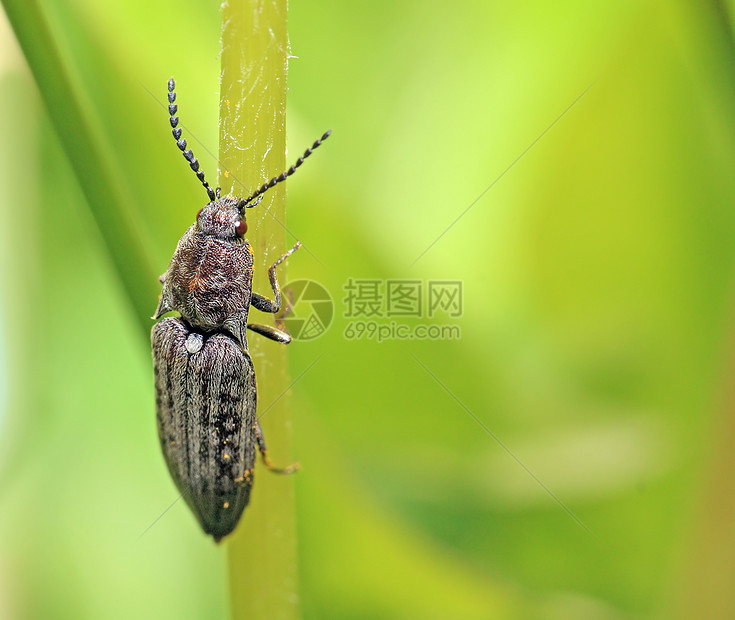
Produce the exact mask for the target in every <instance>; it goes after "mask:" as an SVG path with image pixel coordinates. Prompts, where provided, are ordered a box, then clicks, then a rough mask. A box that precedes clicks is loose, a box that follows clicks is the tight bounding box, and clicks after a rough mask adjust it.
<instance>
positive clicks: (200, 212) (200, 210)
mask: <svg viewBox="0 0 735 620" xmlns="http://www.w3.org/2000/svg"><path fill="white" fill-rule="evenodd" d="M202 211H204V207H202V208H201V209H199V211H197V219H199V216H200V215H201V214H202Z"/></svg>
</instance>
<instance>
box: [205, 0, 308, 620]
mask: <svg viewBox="0 0 735 620" xmlns="http://www.w3.org/2000/svg"><path fill="white" fill-rule="evenodd" d="M286 14H287V2H286V0H225V2H224V3H223V5H222V24H223V26H222V59H221V61H222V69H221V90H220V131H219V140H220V143H219V146H220V152H219V157H220V164H221V169H220V177H219V184H220V186H221V187H222V194H223V195H225V194H228V193H232V194H236V195H239V196H245V195H248V194H249V193H250V192H251V191H253V190H254V189H256V188H257V187H258V186H259V185H261V184H262V183H263V182H265V181H267V180H268V179H269V178H271V177H272V176H275V175H277V174H279V173H280V172H281V171H282V170H284V169H285V167H286V159H285V149H286V70H287V64H288V36H287V31H286ZM284 216H285V187H284V184H279V185H277V186H276V187H275V188H273V189H271V190H269V191H268V192H267V193H266V194H265V196H264V198H263V201H262V202H261V203H260V205H258V206H256V207H255V208H253V209H248V211H247V218H248V233H247V238H248V241H249V242H250V244H251V246H252V248H253V251H254V253H255V275H254V283H253V285H254V290H255V291H257V292H259V293H262V294H267V295H268V296H269V297H272V292H271V291H270V290H269V287H268V278H267V275H266V270H267V267H268V266H269V265H270V264H272V263H273V262H274V261H275V259H276V258H277V257H278V256H280V255H281V254H282V253H283V252H284V251H285V249H286V247H285V246H286V235H285V230H284V228H283V227H282V226H281V224H279V222H283V221H284ZM282 267H283V266H282ZM283 274H284V270H283V269H282V268H279V275H280V276H281V279H282V281H283ZM254 320H256V321H257V320H259V317H256V318H255V319H254ZM269 320H272V319H270V317H265V318H264V320H263V322H268V321H269ZM249 346H250V352H251V355H252V357H253V362H254V364H255V372H256V376H257V383H258V415H259V416H261V415H262V414H263V412H264V411H265V410H266V409H268V412H267V415H265V416H264V417H263V418H262V420H261V424H262V427H263V432H264V435H265V437H266V440H267V441H268V446H269V448H270V455H271V457H272V458H273V460H274V461H275V462H276V463H277V464H281V463H283V464H286V463H287V461H288V460H289V436H290V423H289V419H288V417H287V412H286V408H285V403H286V400H287V399H285V398H282V399H280V400H278V398H279V395H281V394H282V393H283V392H284V391H286V390H287V388H288V384H287V379H288V377H287V373H286V356H285V353H286V352H285V347H283V346H282V345H279V344H277V343H275V342H272V341H269V340H266V339H265V338H258V337H257V336H256V337H254V338H251V339H250V342H249ZM276 401H277V404H275V405H274V406H272V407H271V405H272V403H274V402H276ZM227 545H228V548H227V551H228V566H229V579H230V598H231V605H232V616H233V618H248V619H250V620H254V619H258V618H268V619H269V620H278V619H281V618H296V617H298V616H299V606H298V591H297V569H296V538H295V516H294V500H293V482H292V480H291V479H290V477H289V476H278V475H275V474H272V473H270V472H268V471H267V470H266V469H265V468H264V467H262V466H260V467H256V475H255V486H254V489H253V495H252V498H251V504H250V506H249V507H248V508H247V509H246V511H245V513H244V515H243V519H242V521H241V523H240V526H239V527H238V529H237V530H236V532H235V533H234V534H233V535H232V536H231V537H230V539H229V540H228V542H227Z"/></svg>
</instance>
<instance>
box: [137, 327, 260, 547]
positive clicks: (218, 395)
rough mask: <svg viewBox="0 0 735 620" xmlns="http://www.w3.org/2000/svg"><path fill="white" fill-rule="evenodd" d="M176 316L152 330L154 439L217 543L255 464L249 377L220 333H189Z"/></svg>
mask: <svg viewBox="0 0 735 620" xmlns="http://www.w3.org/2000/svg"><path fill="white" fill-rule="evenodd" d="M192 333H193V332H191V331H190V330H189V329H188V328H187V326H186V325H185V324H184V323H183V322H182V321H181V320H180V319H178V318H172V317H169V318H165V319H163V320H161V321H159V322H158V323H156V324H155V325H154V327H153V332H152V334H151V344H152V347H153V365H154V371H155V384H156V405H157V423H158V435H159V439H160V442H161V448H162V450H163V453H164V456H165V459H166V463H167V464H168V468H169V471H170V472H171V476H172V478H173V479H174V482H175V483H176V486H177V488H178V489H179V491H180V492H181V493H182V495H183V497H184V499H185V500H186V502H187V504H189V506H190V507H191V509H192V511H193V512H194V514H195V515H196V516H197V519H198V520H199V522H200V524H201V526H202V528H203V529H204V531H205V532H206V533H207V534H210V535H212V536H213V537H214V538H215V539H216V540H219V539H221V538H222V537H223V536H226V535H227V534H229V533H230V532H231V531H232V530H233V529H234V528H235V526H236V525H237V522H238V521H239V519H240V515H241V514H242V512H243V510H244V509H245V506H247V504H248V501H249V499H250V490H251V488H252V484H253V474H252V469H253V466H254V464H255V449H256V447H255V433H254V431H253V428H254V426H255V424H256V422H257V420H256V417H255V411H256V396H255V373H254V371H253V363H252V360H251V359H250V356H249V355H248V354H247V352H245V351H243V349H242V347H240V346H239V344H238V343H237V341H236V340H234V339H233V338H231V337H230V336H228V335H226V334H222V333H217V334H213V335H211V336H206V335H204V336H203V345H202V347H201V349H200V350H199V351H197V352H195V353H190V352H189V351H188V350H187V347H186V341H187V339H188V338H189V337H190V336H191V334H192Z"/></svg>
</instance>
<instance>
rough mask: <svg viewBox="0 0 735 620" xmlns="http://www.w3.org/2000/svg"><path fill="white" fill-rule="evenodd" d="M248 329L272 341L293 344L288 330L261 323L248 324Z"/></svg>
mask: <svg viewBox="0 0 735 620" xmlns="http://www.w3.org/2000/svg"><path fill="white" fill-rule="evenodd" d="M247 327H248V329H249V330H251V331H254V332H255V333H256V334H260V335H261V336H265V337H266V338H268V339H270V340H275V341H276V342H281V343H283V344H288V343H289V342H291V334H289V333H288V332H287V331H286V330H283V329H278V328H276V327H271V326H270V325H261V324H260V323H248V326H247Z"/></svg>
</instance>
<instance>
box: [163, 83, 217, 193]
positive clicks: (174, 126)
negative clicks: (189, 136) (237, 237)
mask: <svg viewBox="0 0 735 620" xmlns="http://www.w3.org/2000/svg"><path fill="white" fill-rule="evenodd" d="M175 87H176V83H175V82H174V79H173V78H171V79H170V80H169V81H168V113H169V116H170V117H171V118H170V119H169V120H170V121H171V133H172V134H173V136H174V139H175V140H176V146H178V147H179V150H180V151H181V153H182V155H183V156H184V158H185V159H186V161H188V162H189V166H191V169H192V170H193V171H194V172H195V173H196V175H197V179H199V181H201V184H202V185H204V189H206V190H207V195H208V196H209V200H210V201H211V202H214V201H215V200H217V195H216V194H215V191H214V190H213V189H212V188H211V187H210V186H209V183H207V182H206V181H205V180H204V171H203V170H199V161H198V160H197V158H196V157H194V153H192V152H191V149H187V148H186V140H185V139H184V138H182V137H181V127H179V126H178V125H179V117H178V116H176V111H177V110H178V109H179V106H177V105H176V104H175V103H174V101H176V93H175V92H174V88H175Z"/></svg>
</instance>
